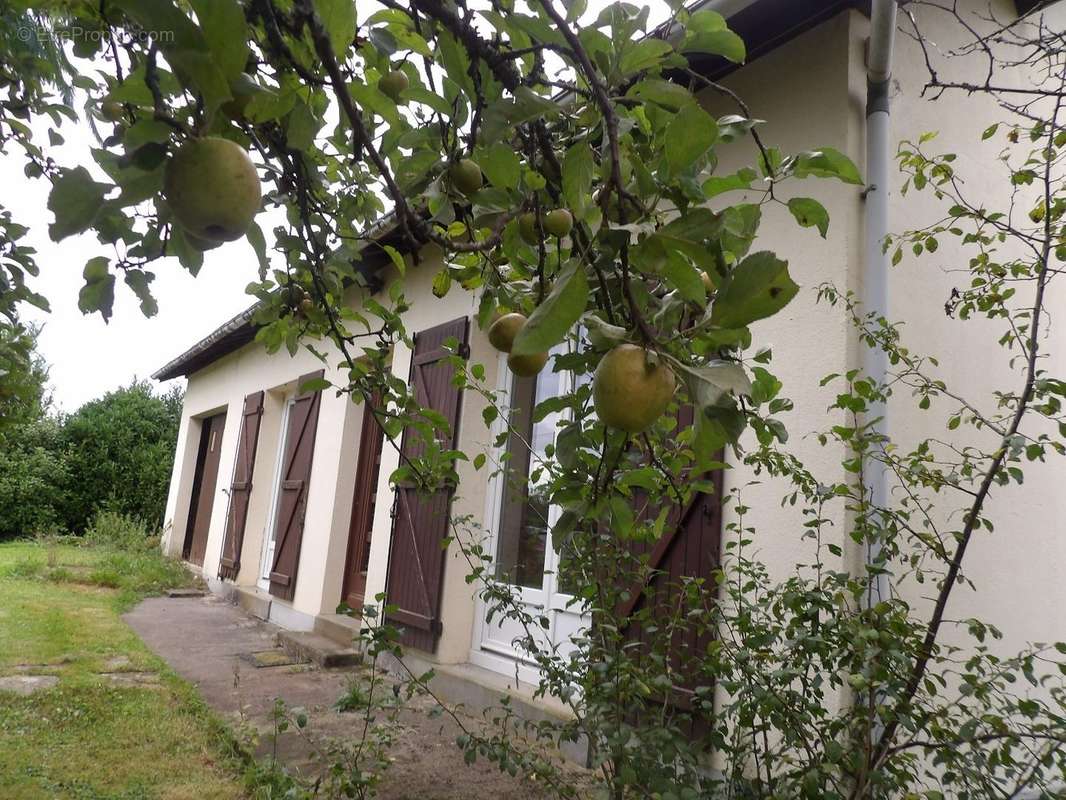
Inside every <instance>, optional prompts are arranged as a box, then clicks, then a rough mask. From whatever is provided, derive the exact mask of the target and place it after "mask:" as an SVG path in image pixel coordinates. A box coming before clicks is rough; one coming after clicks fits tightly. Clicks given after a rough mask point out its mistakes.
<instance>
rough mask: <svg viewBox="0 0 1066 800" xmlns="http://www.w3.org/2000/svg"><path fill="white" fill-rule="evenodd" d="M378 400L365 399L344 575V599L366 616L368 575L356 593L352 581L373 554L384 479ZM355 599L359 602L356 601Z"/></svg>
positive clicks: (383, 440) (382, 437) (359, 613)
mask: <svg viewBox="0 0 1066 800" xmlns="http://www.w3.org/2000/svg"><path fill="white" fill-rule="evenodd" d="M377 403H378V399H377V398H376V397H372V398H370V399H368V400H364V401H363V419H362V423H361V425H360V429H359V448H358V450H357V453H358V455H357V458H356V470H355V486H354V487H353V488H352V514H351V518H350V521H349V523H348V546H347V548H346V556H345V559H344V574H343V576H342V577H341V596H340V602H341V603H346V604H347V605H348V606H349V607H351V609H352V612H353V613H354V614H355V616H362V613H363V605H365V603H366V574H365V573H364V574H363V580H362V584H363V585H362V590H361V592H356V591H355V589H354V587H352V586H351V585H350V583H349V581H351V580H352V579H353V577H354V573H355V570H356V569H357V567H358V565H359V563H360V562H361V561H363V560H365V557H366V556H367V555H369V546H370V540H371V535H372V533H373V526H374V509H375V508H376V507H377V494H378V483H379V482H380V480H381V456H382V452H383V451H384V449H385V431H384V430H382V427H381V425H379V424H378V422H377V420H375V419H374V411H373V408H372V405H377ZM353 600H355V602H352V601H353Z"/></svg>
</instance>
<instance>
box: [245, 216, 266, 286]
mask: <svg viewBox="0 0 1066 800" xmlns="http://www.w3.org/2000/svg"><path fill="white" fill-rule="evenodd" d="M245 238H247V239H248V244H250V245H251V246H252V250H253V251H254V252H255V257H256V258H257V259H258V261H259V280H266V274H267V270H268V269H269V268H270V261H269V260H268V259H267V247H266V239H265V238H264V236H263V229H262V228H260V227H259V225H258V224H257V223H256V222H254V221H253V222H252V224H251V225H249V226H248V231H247V233H245Z"/></svg>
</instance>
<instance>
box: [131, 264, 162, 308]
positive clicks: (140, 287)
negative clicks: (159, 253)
mask: <svg viewBox="0 0 1066 800" xmlns="http://www.w3.org/2000/svg"><path fill="white" fill-rule="evenodd" d="M124 280H125V281H126V285H127V286H129V287H130V288H131V289H133V293H134V294H136V295H137V299H138V300H140V301H141V313H142V314H144V315H145V316H146V317H154V316H155V315H156V313H157V312H158V311H159V305H158V304H157V303H156V301H155V298H154V297H152V291H151V289H149V288H148V284H150V283H151V282H152V281H153V280H155V275H154V274H152V273H151V272H145V271H144V270H140V269H128V270H126V276H125V278H124Z"/></svg>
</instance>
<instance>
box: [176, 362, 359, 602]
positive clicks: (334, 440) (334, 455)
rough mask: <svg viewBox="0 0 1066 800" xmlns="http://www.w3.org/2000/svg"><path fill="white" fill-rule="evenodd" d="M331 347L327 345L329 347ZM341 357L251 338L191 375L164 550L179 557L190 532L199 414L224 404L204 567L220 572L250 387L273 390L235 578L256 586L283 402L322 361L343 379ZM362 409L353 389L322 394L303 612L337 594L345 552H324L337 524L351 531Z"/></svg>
mask: <svg viewBox="0 0 1066 800" xmlns="http://www.w3.org/2000/svg"><path fill="white" fill-rule="evenodd" d="M326 352H327V353H329V352H330V350H329V349H328V348H326ZM338 360H339V359H337V358H330V359H328V361H329V364H328V365H323V364H322V363H321V362H320V361H318V360H317V359H316V358H315V357H314V356H313V355H312V354H311V353H309V352H307V351H306V350H300V351H299V352H297V354H296V355H295V356H291V357H290V356H289V355H288V353H287V352H285V351H282V352H279V353H277V354H275V355H273V356H269V355H267V353H266V351H265V350H264V349H263V348H262V347H261V346H259V345H257V344H255V343H252V344H249V345H246V346H245V347H243V348H241V349H240V350H239V351H237V352H235V353H231V354H230V355H228V356H225V357H224V358H222V359H219V360H218V361H217V362H215V363H213V364H211V365H209V366H208V367H206V368H204V369H202V370H200V371H198V372H196V373H194V374H193V375H192V376H190V378H189V382H188V388H187V390H186V395H185V405H184V410H183V415H182V423H181V429H180V432H179V439H178V449H177V458H176V460H175V464H174V471H173V476H172V480H171V488H170V498H169V500H168V503H167V511H166V518H165V519H166V525H167V528H168V535H167V538H166V540H165V542H164V548H165V550H166V551H167V552H168V553H171V554H174V555H179V554H180V553H181V547H182V542H183V541H184V537H185V526H186V523H187V519H188V505H189V494H190V493H191V486H192V479H193V473H194V471H195V461H196V447H197V443H198V442H199V424H198V420H199V419H202V418H203V417H205V416H210V415H211V414H213V413H218V412H219V411H222V410H225V411H227V416H226V426H225V430H224V433H223V439H222V456H221V460H220V464H219V477H218V484H217V486H216V491H215V501H214V504H213V506H212V512H211V523H210V528H209V533H208V542H207V555H206V558H205V560H204V566H203V574H204V576H205V577H207V578H214V577H215V575H217V573H218V564H219V558H220V556H221V547H222V539H223V536H224V533H225V523H226V514H227V509H228V507H229V495H228V492H229V485H230V481H231V478H232V474H233V465H234V460H235V457H236V449H237V438H238V434H239V431H240V425H241V410H242V408H243V403H244V398H245V396H246V395H248V394H250V393H252V392H256V391H259V390H261V389H263V390H266V395H265V397H264V404H263V417H262V422H261V427H260V431H259V444H258V448H257V451H256V459H255V471H254V478H253V487H252V493H251V497H250V501H249V510H248V521H247V526H246V529H245V536H244V547H243V551H242V559H241V571H240V574H239V576H238V580H237V583H238V584H239V585H243V586H253V585H255V583H256V581H257V579H258V576H259V572H260V567H261V558H262V546H263V542H264V536H265V531H266V527H267V524H268V518H269V514H270V508H271V504H272V501H273V496H272V490H273V488H274V477H275V472H276V469H277V461H278V457H279V455H280V453H279V444H280V441H281V436H282V418H283V411H284V406H285V401H286V399H287V398H288V397H290V396H291V395H292V394H293V393H294V392H295V391H296V388H297V387H296V382H297V380H298V378H299V377H300V376H301V375H304V374H306V373H309V372H313V371H315V370H317V369H322V368H325V370H326V378H327V380H329V379H333V378H335V377H338V376H339V375H340V373H339V372H338V371H337V370H336V369H335V367H334V366H333V365H334V364H335V363H336V361H338ZM361 415H362V407H361V406H357V405H355V404H354V403H352V402H351V400H350V399H349V398H348V396H347V395H341V396H337V394H336V392H334V391H331V390H326V391H324V392H322V402H321V408H320V411H319V418H318V429H317V433H316V437H315V452H314V459H313V463H312V468H311V479H310V482H309V488H308V497H307V513H306V517H305V522H304V538H303V545H302V547H301V553H300V565H299V571H298V577H297V586H296V595H295V597H294V598H293V602H292V606H293V607H294V608H295V609H296V610H298V611H301V612H303V613H305V614H318V613H322V611H323V610H324V609H325V610H328V611H332V610H333V608H334V607H336V605H337V603H338V602H339V598H340V583H341V577H342V572H343V568H344V551H343V549H342V550H340V556H339V558H337V557H329V558H327V557H325V556H326V555H327V554H329V555H330V556H335V555H336V549H335V543H334V542H333V541H332V538H331V534H332V532H333V530H334V529H340V528H343V529H344V530H347V523H348V517H349V515H350V513H351V501H352V483H351V481H352V480H354V477H353V471H354V463H353V462H352V459H351V458H350V457H349V454H350V453H352V452H353V451H354V449H355V447H356V446H357V438H358V432H359V423H360V421H361ZM345 482H346V483H345ZM345 486H346V488H345ZM341 547H343V543H342V545H341ZM332 594H335V595H336V597H332V596H331V595H332Z"/></svg>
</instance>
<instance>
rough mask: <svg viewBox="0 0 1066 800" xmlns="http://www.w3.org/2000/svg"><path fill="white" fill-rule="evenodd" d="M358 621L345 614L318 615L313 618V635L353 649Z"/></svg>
mask: <svg viewBox="0 0 1066 800" xmlns="http://www.w3.org/2000/svg"><path fill="white" fill-rule="evenodd" d="M359 627H360V621H359V620H358V619H356V618H355V617H349V616H348V615H347V614H319V615H318V616H317V617H315V633H320V634H322V635H323V636H325V637H326V638H327V639H332V640H333V641H335V642H336V643H337V644H339V645H341V646H342V647H355V644H354V642H355V637H357V636H358V635H359Z"/></svg>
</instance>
